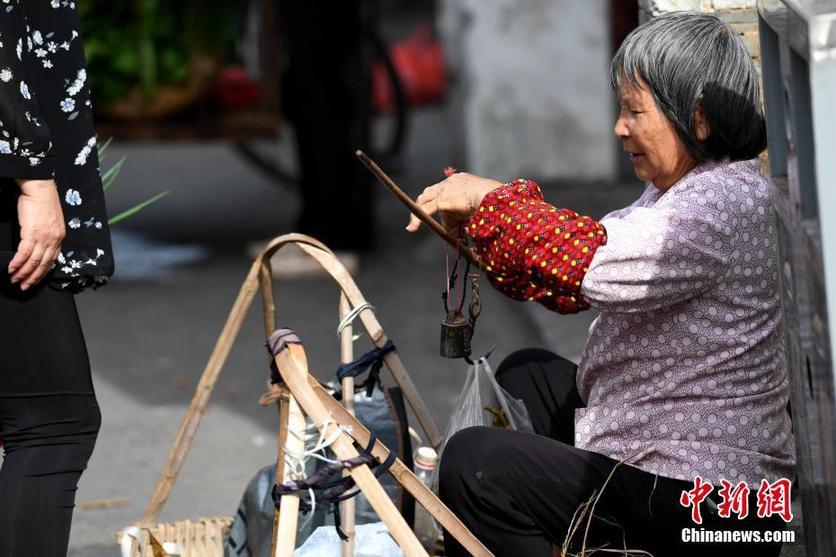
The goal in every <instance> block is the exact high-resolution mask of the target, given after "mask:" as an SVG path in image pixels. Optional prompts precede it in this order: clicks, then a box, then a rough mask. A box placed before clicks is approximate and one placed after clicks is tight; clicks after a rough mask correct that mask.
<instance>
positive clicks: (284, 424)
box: [139, 234, 491, 557]
mask: <svg viewBox="0 0 836 557" xmlns="http://www.w3.org/2000/svg"><path fill="white" fill-rule="evenodd" d="M288 244H295V245H296V246H298V247H299V248H300V249H302V250H303V251H304V252H305V253H307V254H308V255H310V256H311V257H313V258H314V259H315V260H316V261H317V262H318V263H319V264H320V265H321V266H322V267H323V268H324V269H325V270H326V271H327V272H328V273H329V274H330V275H331V276H332V277H333V278H334V280H336V282H337V283H338V285H339V286H340V288H341V291H342V292H341V316H342V315H343V314H345V313H346V312H347V311H348V310H349V308H351V307H354V308H356V307H359V306H361V305H365V304H366V300H365V299H364V297H363V295H362V293H361V292H360V289H359V288H358V287H357V285H356V284H355V282H354V280H353V279H352V277H351V275H350V274H349V273H348V271H347V270H346V269H345V267H343V265H342V263H340V261H339V260H338V259H337V258H336V256H335V255H334V253H333V252H331V250H329V249H328V248H327V247H326V246H325V245H323V244H322V243H320V242H319V241H317V240H315V239H314V238H311V237H309V236H305V235H302V234H286V235H283V236H279V237H277V238H275V239H273V240H272V241H271V242H270V243H269V245H268V246H267V247H266V248H264V249H263V250H262V252H261V253H260V254H259V255H258V257H256V259H255V261H254V262H253V264H252V266H251V268H250V271H249V273H248V274H247V277H246V279H245V280H244V283H243V285H242V287H241V290H240V292H239V294H238V298H237V299H236V301H235V303H234V305H233V307H232V310H231V311H230V313H229V316H228V318H227V321H226V324H225V325H224V328H223V330H222V331H221V334H220V336H219V337H218V340H217V342H216V344H215V348H214V350H213V351H212V354H211V356H210V358H209V361H208V362H207V364H206V367H205V369H204V371H203V373H202V375H201V378H200V381H199V382H198V385H197V387H196V389H195V393H194V396H193V398H192V401H191V403H190V405H189V409H188V411H187V412H186V416H185V417H184V419H183V422H182V424H181V425H180V429H179V431H178V433H177V436H176V437H175V440H174V443H173V445H172V447H171V449H170V451H169V454H168V457H167V458H166V461H165V464H164V466H163V470H162V472H161V474H160V478H159V480H158V481H157V485H156V487H155V490H154V494H153V496H152V497H151V501H150V502H149V504H148V507H147V509H146V511H145V513H144V515H143V516H142V518H141V519H140V523H139V525H140V526H143V527H147V526H149V525H151V524H152V523H153V522H155V521H156V520H157V518H158V516H159V513H160V511H161V510H162V507H163V505H164V504H165V502H166V501H167V499H168V497H169V495H170V493H171V489H172V487H173V486H174V482H175V481H176V479H177V476H178V475H179V473H180V471H181V469H182V467H183V464H184V462H185V459H186V457H187V455H188V453H189V450H190V449H191V446H192V443H193V441H194V437H195V434H196V432H197V427H198V425H199V424H200V420H201V419H202V417H203V414H204V413H205V411H206V408H207V405H208V403H209V399H210V397H211V394H212V390H213V388H214V386H215V383H216V382H217V379H218V376H219V374H220V371H221V368H222V367H223V364H224V362H225V361H226V359H227V357H228V356H229V353H230V351H231V349H232V345H233V343H234V341H235V339H236V337H237V336H238V333H239V332H240V330H241V326H242V324H243V321H244V317H245V316H246V313H247V310H248V309H249V308H250V306H251V305H252V302H253V300H254V298H255V295H256V293H257V291H258V290H259V288H260V290H261V297H262V305H263V318H264V331H265V336H266V337H269V336H270V334H272V332H273V331H274V330H275V328H276V306H275V302H274V299H273V288H272V272H271V268H270V258H271V257H272V256H273V254H274V253H276V252H277V251H278V250H279V249H281V248H282V247H283V246H286V245H288ZM358 319H359V320H360V321H361V323H362V324H363V327H364V328H365V329H366V332H367V333H368V335H369V337H370V338H371V340H372V343H373V344H374V345H375V346H377V347H383V346H384V345H385V344H386V342H387V340H388V338H387V337H386V334H385V333H384V331H383V328H382V327H381V326H380V323H379V322H378V321H377V318H376V316H375V314H374V312H373V311H371V310H370V308H369V309H364V310H363V311H361V312H360V314H359V316H358ZM342 334H343V335H346V334H347V337H348V339H350V338H351V335H352V331H351V330H350V329H348V328H347V330H344V331H343V332H342ZM350 357H351V353H350V340H348V341H347V340H345V336H343V337H342V338H341V359H343V360H346V359H347V358H348V359H350ZM383 360H384V363H385V364H386V367H387V368H388V369H389V371H390V373H391V374H392V376H393V378H394V379H395V381H396V383H397V384H398V386H399V387H400V388H401V390H402V392H403V394H404V397H405V398H406V400H407V402H408V404H409V405H410V407H411V408H412V410H413V412H414V413H415V415H416V417H417V418H418V422H419V423H420V425H421V428H422V429H423V430H424V432H425V434H426V437H427V439H428V440H429V442H430V444H432V445H433V446H434V447H436V448H438V447H439V446H440V444H441V441H442V438H441V434H440V433H439V431H438V428H437V427H436V425H435V423H434V421H433V419H432V417H431V415H430V413H429V411H428V410H427V408H426V406H425V405H424V403H423V400H422V399H421V397H420V395H419V394H418V391H417V389H416V388H415V385H414V383H413V382H412V379H411V378H410V376H409V374H408V373H407V371H406V368H405V367H404V365H403V363H402V362H401V360H400V358H399V356H398V353H397V351H391V352H388V353H387V354H386V355H385V356H384V358H383ZM274 361H275V363H276V365H277V366H278V369H279V371H280V373H281V375H282V379H283V381H284V387H285V388H283V389H282V391H281V393H280V397H279V406H280V416H279V433H278V458H277V460H276V478H277V482H278V481H282V482H284V481H286V480H287V479H289V478H288V477H287V472H288V471H287V470H285V469H284V460H285V459H284V448H285V447H287V448H288V449H289V450H291V451H300V449H301V446H300V445H301V444H303V443H304V441H303V440H304V430H305V417H304V414H307V415H308V416H309V417H310V418H311V419H312V421H313V422H314V424H315V425H316V427H317V429H318V430H319V431H320V432H321V433H323V435H324V436H325V437H330V436H336V440H335V441H334V443H333V444H332V445H331V449H332V450H333V451H334V453H335V454H336V455H337V457H338V458H340V459H341V460H345V459H349V458H352V457H354V456H357V455H358V452H357V450H356V449H355V448H354V446H353V441H354V440H356V441H357V443H358V444H360V445H363V446H365V445H367V444H368V441H369V439H370V433H369V431H368V430H367V429H366V428H365V426H363V424H361V423H360V422H359V421H358V420H357V419H356V418H355V417H354V415H353V414H352V412H351V411H350V410H349V409H347V408H345V407H343V406H342V405H341V404H340V403H339V402H337V401H336V400H335V399H334V398H333V397H332V396H331V395H330V394H329V393H328V392H327V391H326V390H325V388H324V387H323V386H322V385H321V384H320V383H319V382H318V381H317V380H316V379H315V378H314V377H313V376H312V375H311V374H310V373H309V372H308V365H307V358H306V355H305V351H304V348H303V347H302V345H300V344H290V345H288V346H287V347H286V348H285V349H284V350H282V351H280V352H279V353H278V354H276V355H275V357H274ZM347 392H353V389H352V391H347ZM348 398H349V399H350V398H351V397H348ZM303 412H304V414H303ZM337 424H339V425H341V426H351V430H352V434H351V436H349V435H348V434H347V433H346V432H345V431H344V430H342V429H340V428H339V426H338V425H337ZM291 432H293V433H291ZM372 455H373V456H374V457H375V458H376V459H377V460H379V461H381V462H382V461H383V460H384V459H385V458H386V457H387V456H388V455H389V449H388V448H386V447H385V446H384V445H383V444H382V443H380V442H379V441H378V442H377V443H376V444H375V446H374V447H373V449H372ZM348 473H349V474H350V475H351V477H352V478H353V479H354V481H355V483H356V484H357V486H358V488H360V490H361V491H362V492H363V493H364V495H365V496H366V498H367V500H368V501H369V504H370V505H371V506H372V508H373V509H374V510H375V512H376V513H377V514H378V516H379V517H380V518H381V520H383V522H384V523H385V524H386V526H387V528H388V529H389V532H390V533H391V534H392V537H393V538H394V539H395V541H396V542H397V543H398V545H399V546H400V547H401V549H402V550H403V552H404V554H405V555H407V556H408V557H412V556H426V555H427V553H426V551H425V550H424V549H423V547H422V546H421V544H420V543H419V542H418V539H417V538H416V537H415V534H414V533H413V532H412V530H411V529H410V528H409V526H408V525H407V523H406V521H405V520H404V519H403V517H402V516H401V515H400V513H399V512H398V510H397V508H396V507H395V505H394V503H392V501H391V500H390V499H389V497H388V495H387V494H386V492H385V491H384V490H383V487H382V486H381V485H380V483H379V482H378V481H377V478H375V476H374V474H372V472H371V470H370V469H369V467H368V466H366V465H361V466H357V467H355V468H353V469H351V470H350V471H349V472H348ZM389 473H390V474H392V476H393V477H394V478H395V480H396V481H397V482H398V483H400V484H401V485H402V486H403V488H404V489H406V490H407V491H408V492H409V493H410V494H411V495H412V496H413V497H414V498H415V500H416V501H418V502H419V503H420V504H421V505H422V506H423V507H424V508H425V509H427V511H428V512H429V513H430V514H432V516H433V517H434V518H435V519H436V520H437V521H438V522H439V523H440V524H441V525H442V526H443V527H444V528H445V529H446V530H447V531H448V532H449V534H450V535H452V536H453V537H455V539H456V540H458V541H459V543H461V544H462V546H463V547H464V548H465V549H467V550H468V551H469V552H470V553H471V554H473V555H477V556H489V555H491V553H490V552H489V551H488V550H487V549H486V548H485V547H484V546H483V545H482V544H481V542H479V540H477V539H476V537H475V536H473V534H472V533H470V531H469V530H468V529H467V528H466V527H465V526H464V524H462V522H461V521H460V520H459V519H458V518H457V517H456V516H455V515H454V514H453V513H452V512H451V511H450V510H449V509H448V508H447V507H446V506H445V505H444V504H443V503H442V502H441V501H440V500H439V499H438V497H436V496H435V494H434V493H433V492H432V491H430V490H429V488H427V487H426V486H425V485H424V484H423V483H422V482H421V481H420V480H419V479H418V478H417V477H416V476H415V474H413V473H412V471H411V470H409V468H407V467H406V466H405V465H404V464H403V462H402V461H401V460H400V459H396V460H395V462H394V463H393V464H392V466H391V467H390V468H389ZM298 508H299V498H298V496H295V495H285V496H283V497H282V500H281V513H280V512H279V510H278V509H277V510H276V513H275V516H274V523H273V552H272V555H274V556H282V557H283V556H291V555H293V552H294V548H295V539H296V524H297V517H298ZM347 526H348V525H347ZM352 526H353V525H352ZM277 540H282V543H281V544H278V543H277ZM346 551H347V550H346V549H345V548H344V555H345V554H346V553H345V552H346Z"/></svg>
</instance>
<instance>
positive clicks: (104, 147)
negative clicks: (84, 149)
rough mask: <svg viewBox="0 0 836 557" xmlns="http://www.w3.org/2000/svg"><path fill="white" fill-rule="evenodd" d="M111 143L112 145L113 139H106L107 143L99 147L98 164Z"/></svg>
mask: <svg viewBox="0 0 836 557" xmlns="http://www.w3.org/2000/svg"><path fill="white" fill-rule="evenodd" d="M111 143H113V138H112V137H108V138H107V141H105V142H104V143H103V144H101V145H99V163H100V164H101V162H102V161H103V160H104V154H105V151H107V148H108V147H110V144H111Z"/></svg>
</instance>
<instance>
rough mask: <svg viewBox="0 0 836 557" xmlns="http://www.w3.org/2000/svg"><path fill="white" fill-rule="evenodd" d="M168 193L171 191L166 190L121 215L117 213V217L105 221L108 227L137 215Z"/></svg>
mask: <svg viewBox="0 0 836 557" xmlns="http://www.w3.org/2000/svg"><path fill="white" fill-rule="evenodd" d="M170 193H171V191H170V190H166V191H164V192H162V193H158V194H157V195H155V196H154V197H152V198H151V199H147V200H145V201H143V202H142V203H140V204H139V205H136V206H134V207H131V208H130V209H128V210H127V211H122V212H121V213H119V214H118V215H116V216H115V217H112V218H111V219H110V220H108V221H107V223H108V224H109V225H110V226H113V225H114V224H117V223H119V222H122V221H123V220H125V219H127V218H129V217H131V216H133V215H135V214H137V213H138V212H140V211H141V210H143V209H144V208H146V207H148V206H149V205H151V204H152V203H156V202H157V201H159V200H160V199H162V198H163V197H165V196H166V195H168V194H170Z"/></svg>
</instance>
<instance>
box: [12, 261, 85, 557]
mask: <svg viewBox="0 0 836 557" xmlns="http://www.w3.org/2000/svg"><path fill="white" fill-rule="evenodd" d="M11 256H12V253H11V252H10V251H8V250H0V438H2V440H3V442H4V445H5V446H4V451H5V455H4V459H3V464H2V467H0V555H2V556H3V557H33V556H37V557H64V556H65V555H66V554H67V545H68V543H69V538H70V522H71V520H72V513H73V505H74V504H75V492H76V487H77V485H78V480H79V478H80V476H81V473H82V471H83V470H84V468H85V467H86V466H87V460H88V459H89V458H90V455H91V453H92V452H93V446H94V444H95V440H96V435H97V433H98V431H99V424H100V420H101V418H100V414H99V407H98V404H97V403H96V397H95V394H94V393H93V384H92V380H91V377H90V365H89V363H88V359H87V348H86V346H85V343H84V337H83V335H82V332H81V327H80V324H79V320H78V314H77V312H76V306H75V299H74V298H73V295H72V294H71V293H70V292H66V291H58V290H54V289H52V288H50V287H49V286H47V285H45V284H44V283H41V284H39V285H37V286H35V287H33V288H31V289H29V290H28V291H27V292H26V293H22V292H21V291H20V290H19V288H17V286H12V285H11V284H10V283H9V276H8V274H7V272H6V269H7V267H8V264H9V261H10V259H11Z"/></svg>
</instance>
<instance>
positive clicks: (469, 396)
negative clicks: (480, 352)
mask: <svg viewBox="0 0 836 557" xmlns="http://www.w3.org/2000/svg"><path fill="white" fill-rule="evenodd" d="M474 426H490V427H504V428H507V429H514V430H517V431H529V432H533V431H534V428H533V427H532V426H531V419H530V418H529V417H528V410H526V408H525V404H524V403H523V401H521V400H519V399H516V398H513V397H512V396H511V395H510V394H508V391H506V390H505V389H503V388H502V387H500V386H499V383H497V381H496V379H495V378H494V376H493V370H492V369H491V366H490V365H489V364H488V360H487V359H485V358H480V359H478V360H476V361H475V362H474V363H473V365H471V366H470V367H469V368H468V370H467V378H466V379H465V382H464V387H463V388H462V391H461V393H460V394H459V398H458V399H457V400H456V404H455V406H454V407H453V413H452V414H451V415H450V420H449V421H448V422H447V430H446V431H445V433H444V441H443V442H442V444H441V448H440V450H439V453H438V454H439V462H440V461H441V459H443V458H444V446H445V445H446V444H447V440H448V439H450V437H452V436H453V434H454V433H456V432H457V431H460V430H462V429H465V428H468V427H474ZM439 468H440V466H439V465H436V467H435V470H434V471H433V478H432V484H431V485H432V488H433V490H434V491H438V489H437V488H438V470H439Z"/></svg>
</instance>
